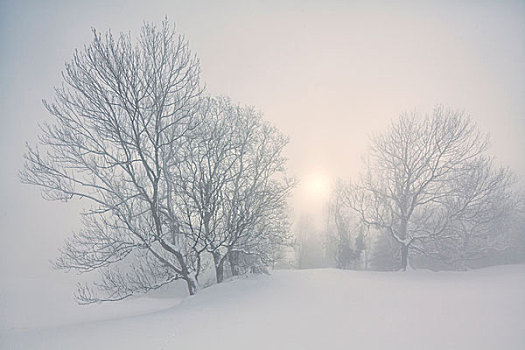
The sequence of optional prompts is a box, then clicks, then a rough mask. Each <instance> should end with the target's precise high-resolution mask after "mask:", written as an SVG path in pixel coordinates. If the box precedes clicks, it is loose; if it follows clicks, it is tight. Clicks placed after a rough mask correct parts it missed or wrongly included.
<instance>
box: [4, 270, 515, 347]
mask: <svg viewBox="0 0 525 350" xmlns="http://www.w3.org/2000/svg"><path fill="white" fill-rule="evenodd" d="M45 306H46V305H41V307H40V309H39V310H38V312H39V313H40V314H39V315H36V314H35V315H34V316H35V320H38V319H41V320H45V319H46V317H47V318H49V319H50V320H52V322H51V323H49V324H48V325H47V326H44V325H43V324H40V325H39V324H38V322H36V321H35V320H33V322H26V323H25V325H24V322H22V320H20V319H19V320H17V321H16V322H12V321H11V320H10V319H6V316H5V315H7V314H10V315H12V313H6V314H3V315H2V318H3V320H2V330H1V331H0V348H1V349H130V350H132V349H228V350H234V349H405V350H406V349H506V350H511V349H525V265H512V266H502V267H492V268H487V269H482V270H476V271H468V272H439V273H436V272H430V271H408V272H406V273H381V272H355V271H341V270H334V269H320V270H301V271H292V270H289V271H275V272H273V273H272V275H271V276H250V277H248V278H239V279H236V280H230V281H228V282H226V283H224V284H222V285H215V286H212V287H210V288H206V289H203V290H201V291H200V292H199V293H198V294H197V295H195V296H193V297H187V298H185V299H184V300H182V301H181V300H180V299H178V298H154V297H143V298H136V299H133V300H127V301H123V302H119V303H116V304H102V305H93V306H84V307H78V309H74V310H75V311H74V312H69V313H66V315H67V317H68V318H69V320H68V321H67V322H68V323H69V324H63V323H62V324H61V323H60V322H57V317H56V315H57V314H61V313H62V312H63V311H62V310H60V309H57V305H55V304H52V303H51V304H49V305H48V307H49V309H48V312H49V314H48V315H47V316H46V315H42V313H43V312H44V311H43V310H44V308H45ZM35 312H36V311H35ZM53 315H55V316H53ZM75 317H76V320H75ZM95 318H98V320H95ZM79 320H83V322H81V323H78V322H79ZM86 320H87V321H86ZM75 322H77V323H75Z"/></svg>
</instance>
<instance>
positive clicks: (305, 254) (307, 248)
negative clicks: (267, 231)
mask: <svg viewBox="0 0 525 350" xmlns="http://www.w3.org/2000/svg"><path fill="white" fill-rule="evenodd" d="M294 233H295V257H296V261H297V268H299V269H312V268H319V267H324V266H326V261H325V256H324V254H323V250H324V247H323V242H322V240H321V233H320V232H319V231H318V229H317V227H316V225H315V223H314V221H313V219H312V218H311V217H309V216H306V215H303V216H301V217H299V220H298V221H297V223H296V226H295V228H294Z"/></svg>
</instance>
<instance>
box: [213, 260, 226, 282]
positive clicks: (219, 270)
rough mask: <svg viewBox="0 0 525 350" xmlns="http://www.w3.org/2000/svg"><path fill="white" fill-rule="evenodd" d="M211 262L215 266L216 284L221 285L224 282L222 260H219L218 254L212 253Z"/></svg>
mask: <svg viewBox="0 0 525 350" xmlns="http://www.w3.org/2000/svg"><path fill="white" fill-rule="evenodd" d="M213 262H214V265H215V277H216V279H217V283H222V281H224V258H223V259H221V255H220V254H219V253H213Z"/></svg>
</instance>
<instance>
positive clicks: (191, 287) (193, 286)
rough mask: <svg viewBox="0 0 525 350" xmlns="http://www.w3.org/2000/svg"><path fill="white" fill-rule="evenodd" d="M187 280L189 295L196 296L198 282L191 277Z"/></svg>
mask: <svg viewBox="0 0 525 350" xmlns="http://www.w3.org/2000/svg"><path fill="white" fill-rule="evenodd" d="M185 280H186V284H187V285H188V293H190V295H195V293H196V292H197V283H196V281H195V280H194V279H193V278H191V277H188V278H186V279H185Z"/></svg>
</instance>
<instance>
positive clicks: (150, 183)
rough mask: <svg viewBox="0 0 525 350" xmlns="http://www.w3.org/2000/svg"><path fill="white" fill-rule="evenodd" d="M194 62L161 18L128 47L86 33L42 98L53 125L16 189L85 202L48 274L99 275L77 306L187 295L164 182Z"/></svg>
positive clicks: (188, 105) (197, 91) (191, 99)
mask: <svg viewBox="0 0 525 350" xmlns="http://www.w3.org/2000/svg"><path fill="white" fill-rule="evenodd" d="M199 71H200V69H199V63H198V60H197V59H196V57H195V56H194V55H193V54H192V53H191V52H190V50H189V48H188V44H187V42H186V40H185V39H184V37H183V36H181V35H179V34H177V33H176V32H175V30H174V29H172V28H171V26H170V25H169V23H168V22H167V20H165V21H164V22H163V23H162V25H161V26H160V27H158V28H157V27H156V26H154V25H151V24H145V25H144V26H143V28H142V31H141V33H140V36H139V38H138V41H137V43H136V44H133V43H132V38H131V36H130V35H129V34H122V35H120V36H119V37H118V38H115V37H114V36H113V35H112V34H111V32H108V33H106V34H105V35H102V34H100V33H98V32H97V31H96V30H93V40H92V42H91V43H90V44H89V45H87V46H85V47H84V49H83V50H79V51H76V52H75V54H74V56H73V59H72V61H71V62H69V63H67V64H66V69H65V71H64V72H63V74H62V75H63V79H64V83H63V85H62V86H61V87H60V88H57V89H55V91H56V98H55V100H54V102H53V103H47V102H46V101H44V105H45V107H46V108H47V110H48V111H49V113H50V114H51V115H52V116H53V117H54V122H53V123H51V124H45V125H43V126H42V128H41V129H42V130H41V135H40V138H39V139H40V147H36V148H33V147H30V146H28V147H27V153H26V155H25V157H26V163H25V169H24V170H23V171H21V173H20V177H21V180H22V182H24V183H28V184H33V185H37V186H40V187H41V188H42V189H43V194H44V196H45V198H47V199H50V200H64V201H67V200H70V199H72V198H81V199H86V200H89V201H91V203H92V205H93V206H92V208H91V209H90V210H88V211H87V212H85V217H86V220H85V225H84V228H83V230H81V231H80V232H79V233H77V234H75V235H74V236H73V237H71V238H70V239H68V240H67V242H66V245H65V247H64V249H63V250H62V256H61V257H60V258H59V259H58V261H57V262H56V266H57V267H58V268H63V269H77V270H79V271H91V270H95V269H102V271H103V272H102V281H101V282H100V283H98V284H96V285H95V286H98V287H95V288H94V289H93V288H92V287H88V286H81V287H80V288H79V294H78V299H79V301H80V302H82V303H89V302H96V301H105V300H119V299H122V298H125V297H128V296H130V295H132V294H134V293H136V292H141V291H148V290H149V289H152V288H158V287H160V286H162V285H163V284H166V283H169V282H171V281H173V280H176V279H183V280H185V281H186V283H187V285H188V291H189V293H190V294H193V293H195V290H196V287H197V285H196V283H195V277H194V274H195V269H194V263H195V256H194V253H193V250H192V249H191V245H189V244H188V240H187V238H186V237H185V236H184V235H183V234H182V232H181V231H180V230H179V222H178V221H177V217H176V215H174V194H175V193H174V191H173V186H172V184H171V183H170V181H169V179H170V175H169V174H171V173H172V172H174V169H176V168H177V167H178V165H179V163H180V161H181V156H180V154H179V153H180V152H179V148H178V142H179V140H180V139H181V138H182V137H183V136H184V135H185V134H186V133H188V131H189V130H192V129H193V128H195V120H194V118H193V116H194V114H195V113H196V111H197V110H198V109H199V104H200V95H201V92H202V89H201V87H200V86H199Z"/></svg>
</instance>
